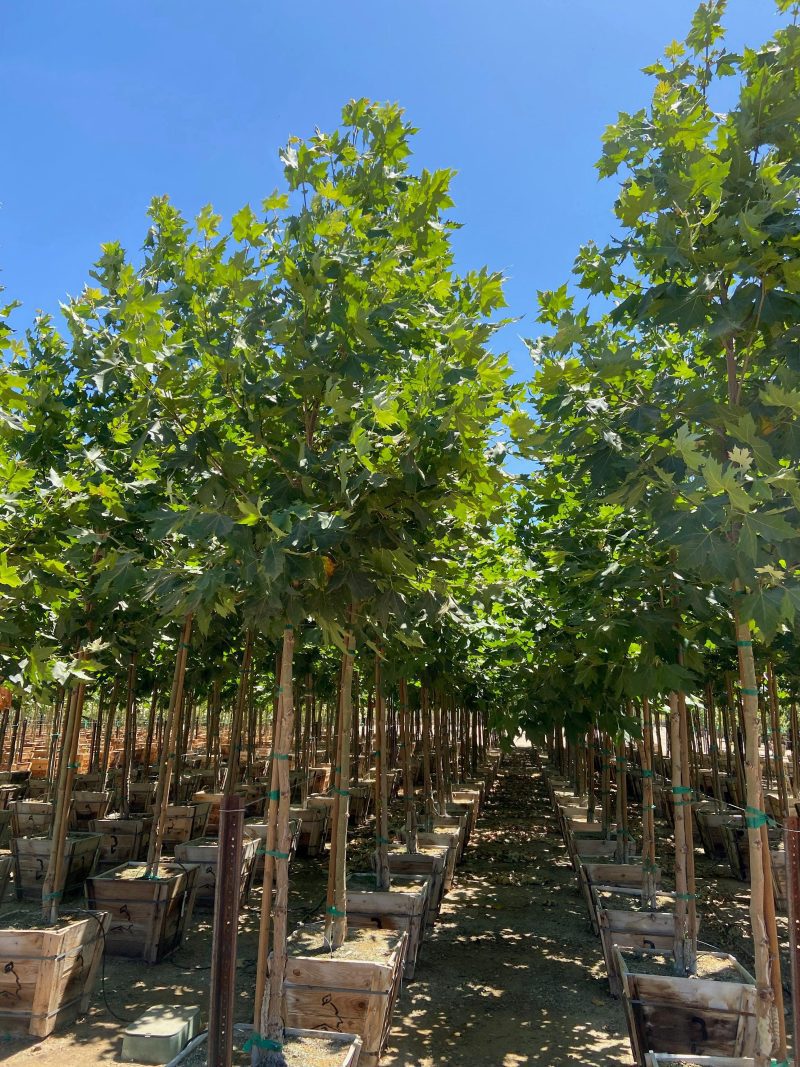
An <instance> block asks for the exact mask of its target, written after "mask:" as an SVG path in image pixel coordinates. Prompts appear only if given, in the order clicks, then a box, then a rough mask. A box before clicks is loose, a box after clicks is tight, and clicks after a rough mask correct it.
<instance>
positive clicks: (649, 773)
mask: <svg viewBox="0 0 800 1067" xmlns="http://www.w3.org/2000/svg"><path fill="white" fill-rule="evenodd" d="M652 777H653V772H652V771H646V770H643V771H642V778H652Z"/></svg>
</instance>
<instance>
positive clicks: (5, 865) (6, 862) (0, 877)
mask: <svg viewBox="0 0 800 1067" xmlns="http://www.w3.org/2000/svg"><path fill="white" fill-rule="evenodd" d="M13 866H14V857H13V856H12V855H11V853H10V852H6V851H4V852H3V853H2V854H0V904H2V903H3V901H4V900H5V898H6V893H7V892H8V886H9V883H10V881H11V871H12V869H13Z"/></svg>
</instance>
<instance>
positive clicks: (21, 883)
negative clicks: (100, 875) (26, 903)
mask: <svg viewBox="0 0 800 1067" xmlns="http://www.w3.org/2000/svg"><path fill="white" fill-rule="evenodd" d="M52 847H53V842H52V840H51V839H50V838H49V837H15V838H14V839H13V840H12V842H11V850H12V852H13V855H14V886H15V888H16V891H17V900H35V901H38V902H41V899H42V885H43V884H44V879H45V875H46V874H47V865H48V863H49V861H50V850H51V848H52ZM99 853H100V835H99V834H79V833H70V834H68V836H67V840H66V843H65V845H64V871H63V882H62V883H61V885H57V886H54V887H53V892H54V893H60V894H61V895H62V896H67V895H68V894H69V893H75V892H79V891H81V890H83V883H84V882H85V881H86V879H87V878H88V877H89V876H90V875H91V874H93V873H94V869H95V866H96V865H97V858H98V855H99Z"/></svg>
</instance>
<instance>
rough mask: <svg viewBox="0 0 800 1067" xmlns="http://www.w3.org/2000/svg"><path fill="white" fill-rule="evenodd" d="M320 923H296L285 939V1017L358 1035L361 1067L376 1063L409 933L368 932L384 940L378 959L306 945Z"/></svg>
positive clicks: (397, 988) (299, 1024)
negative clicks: (320, 950)
mask: <svg viewBox="0 0 800 1067" xmlns="http://www.w3.org/2000/svg"><path fill="white" fill-rule="evenodd" d="M321 926H322V924H320V923H314V924H312V925H310V926H306V927H300V928H299V929H298V930H296V931H295V932H294V933H293V934H292V936H291V937H290V938H289V955H288V959H287V961H286V979H285V982H284V991H283V1008H284V1011H283V1014H284V1018H285V1019H286V1022H287V1023H288V1024H289V1025H291V1026H296V1027H298V1028H300V1029H303V1030H326V1031H338V1032H339V1033H348V1034H357V1035H358V1036H359V1037H360V1038H361V1041H362V1042H363V1049H362V1052H361V1058H360V1060H359V1061H358V1062H359V1067H378V1062H379V1059H380V1055H381V1053H382V1052H383V1049H384V1046H385V1044H386V1039H387V1038H388V1036H389V1029H390V1027H391V1023H392V1012H393V1010H394V1005H395V1001H396V999H397V996H398V993H399V991H400V983H401V981H402V976H403V966H404V964H405V954H406V943H407V935H406V934H405V933H396V932H393V931H389V930H372V931H370V937H371V938H372V939H373V941H374V942H383V944H382V945H381V947H382V949H383V955H384V958H383V959H382V960H381V959H378V960H375V959H369V960H366V959H363V960H362V959H358V958H353V959H347V958H337V957H336V956H332V957H331V956H329V955H328V954H327V953H325V954H322V953H320V954H317V953H309V950H308V949H307V948H305V945H306V944H307V943H308V938H309V937H310V936H313V937H317V938H318V936H319V933H320V931H321ZM361 933H362V936H363V933H364V932H363V931H362V932H361ZM372 955H374V953H372Z"/></svg>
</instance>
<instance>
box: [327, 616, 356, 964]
mask: <svg viewBox="0 0 800 1067" xmlns="http://www.w3.org/2000/svg"><path fill="white" fill-rule="evenodd" d="M351 618H352V613H351ZM354 656H355V650H354V648H353V634H352V631H351V630H350V629H348V631H347V632H346V634H345V646H344V654H343V656H342V670H341V686H340V697H339V730H338V738H339V741H340V745H339V759H338V766H339V768H340V771H339V774H338V776H337V778H336V782H335V785H334V795H335V798H336V800H335V804H334V825H333V834H334V837H335V839H336V853H335V857H332V859H331V866H330V869H329V871H328V906H327V912H326V921H325V936H326V940H327V941H328V943H329V944H330V946H331V949H332V950H333V951H334V952H335V951H336V949H338V948H341V946H342V945H343V944H344V940H345V938H346V937H347V892H346V886H345V878H346V870H347V817H348V807H349V804H348V802H349V799H350V791H349V789H348V788H347V786H348V785H349V783H350V726H351V723H352V716H353V658H354ZM334 860H335V862H334Z"/></svg>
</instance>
